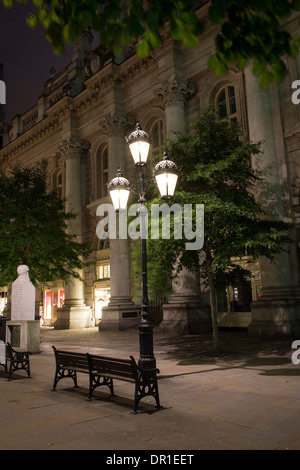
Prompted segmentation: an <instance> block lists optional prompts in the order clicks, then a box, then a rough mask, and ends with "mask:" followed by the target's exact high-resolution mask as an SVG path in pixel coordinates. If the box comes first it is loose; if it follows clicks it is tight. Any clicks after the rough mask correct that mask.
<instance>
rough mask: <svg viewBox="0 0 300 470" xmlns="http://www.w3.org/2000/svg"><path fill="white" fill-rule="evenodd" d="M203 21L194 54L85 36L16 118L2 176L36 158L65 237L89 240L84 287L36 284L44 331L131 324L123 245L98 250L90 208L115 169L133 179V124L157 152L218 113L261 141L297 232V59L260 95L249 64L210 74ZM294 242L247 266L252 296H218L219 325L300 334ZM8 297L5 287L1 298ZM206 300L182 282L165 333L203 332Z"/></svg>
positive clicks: (135, 309)
mask: <svg viewBox="0 0 300 470" xmlns="http://www.w3.org/2000/svg"><path fill="white" fill-rule="evenodd" d="M207 10H208V6H207V4H205V5H204V6H202V7H201V9H200V10H199V13H200V15H201V16H202V17H203V18H204V19H207ZM206 23H207V27H206V32H205V34H204V35H203V36H202V38H201V41H200V44H199V46H198V47H197V48H196V49H191V50H187V49H185V48H184V46H183V45H181V44H178V43H176V42H175V41H173V40H172V39H170V38H169V37H168V36H167V35H166V37H165V39H164V44H163V46H162V47H161V48H160V49H158V50H155V51H153V52H152V53H151V54H150V55H149V57H147V58H146V59H140V58H138V57H137V55H136V54H135V49H134V47H132V48H131V49H130V50H127V51H126V52H125V51H124V55H123V57H122V58H116V57H114V56H113V55H112V54H111V53H110V52H109V51H108V50H106V49H105V48H103V47H101V46H99V47H97V48H96V49H94V50H92V46H91V45H92V36H91V35H90V33H89V32H86V33H85V34H84V35H83V36H82V38H81V39H80V41H78V43H77V44H76V45H75V48H74V54H73V58H72V61H71V63H70V64H69V65H68V66H67V67H66V68H65V69H64V70H62V71H61V72H60V73H58V74H55V75H53V76H51V77H50V78H49V80H48V81H47V82H46V83H45V86H44V92H43V94H42V95H41V96H40V97H39V98H38V99H37V101H36V103H35V104H33V107H32V108H31V109H30V110H29V111H28V112H26V113H25V114H23V115H22V116H17V117H15V118H14V119H13V121H12V126H11V128H10V130H9V133H8V135H7V136H6V137H5V140H4V145H3V148H2V149H1V150H0V165H1V168H4V169H5V168H7V167H8V166H9V165H12V164H13V163H15V162H18V161H19V162H22V163H25V164H28V165H31V164H34V163H37V162H41V161H43V162H44V164H45V165H46V168H47V177H48V187H49V189H50V190H51V189H54V188H57V190H58V191H60V192H61V194H62V196H64V197H66V198H67V202H66V209H67V210H68V209H72V210H74V211H75V212H77V213H78V214H79V215H78V217H77V218H76V219H75V220H74V221H73V222H72V224H71V223H70V225H69V228H68V230H70V231H71V232H72V233H76V234H78V235H79V237H80V238H81V239H82V240H83V241H92V243H93V251H92V254H91V260H93V261H95V264H94V265H92V266H90V267H87V268H86V269H84V272H83V273H82V275H83V277H84V279H85V285H84V284H82V283H81V282H80V281H78V280H74V281H73V282H70V283H68V284H66V285H64V284H63V283H62V282H57V283H56V284H49V285H45V286H41V289H40V292H39V293H37V299H38V308H39V312H40V313H41V315H42V320H43V323H44V324H45V325H54V326H55V328H76V327H89V326H92V325H98V324H99V325H100V326H99V327H100V328H103V329H122V328H126V327H129V326H132V325H134V324H136V323H137V322H138V314H139V305H138V302H139V299H137V298H135V296H134V292H133V291H132V284H131V281H130V257H129V241H128V240H110V241H109V240H105V241H101V240H99V238H98V237H97V235H96V226H97V223H98V221H99V217H97V214H96V212H97V207H98V206H99V205H101V204H103V203H105V202H108V203H110V202H111V201H110V199H109V196H108V194H107V188H106V183H107V182H108V181H110V179H112V178H113V177H114V176H115V175H116V171H117V168H118V166H120V167H121V168H122V171H123V174H124V175H125V176H126V177H127V178H130V176H131V175H133V174H134V172H135V169H134V165H133V162H132V158H131V156H130V153H129V149H128V147H127V144H126V142H125V136H126V135H128V134H129V133H130V132H131V131H132V130H133V129H134V128H135V123H136V122H137V120H139V121H140V122H141V124H142V127H143V129H144V130H145V131H146V132H148V133H149V134H150V136H151V138H152V149H151V152H152V154H155V153H156V152H157V151H158V150H159V149H162V148H163V143H164V139H165V137H166V136H172V133H173V132H177V131H179V132H186V130H187V123H189V122H191V121H192V120H193V119H194V118H196V117H198V116H199V113H200V112H201V110H202V109H204V108H205V107H206V106H208V105H209V104H210V103H216V104H218V105H219V106H220V119H221V118H227V119H233V120H235V119H236V120H238V121H240V122H242V124H243V128H244V132H245V138H249V139H251V140H252V141H259V140H263V141H264V144H263V147H264V157H263V162H262V164H263V167H264V168H265V169H267V170H268V171H267V175H268V183H269V184H270V185H271V187H272V189H273V190H274V194H275V202H274V204H275V205H276V207H277V208H280V210H281V213H282V217H283V218H284V219H285V220H287V221H292V222H296V223H299V218H300V199H299V198H300V164H299V161H300V143H299V141H300V124H299V114H300V107H299V106H300V105H299V106H297V105H295V104H293V103H292V101H291V95H292V89H291V84H292V82H293V81H294V80H297V79H300V70H299V68H300V59H299V57H297V58H296V59H293V60H292V59H286V62H287V66H288V75H287V76H286V78H285V79H284V80H283V82H282V83H280V84H272V85H271V86H270V87H269V88H268V89H267V90H263V89H261V88H260V87H259V85H258V83H257V80H256V78H255V77H254V76H253V75H252V73H251V67H250V66H249V67H248V68H247V69H246V70H245V71H243V72H242V71H239V70H237V69H235V68H234V67H232V68H231V69H230V70H229V73H228V74H227V75H226V77H224V78H219V77H217V76H216V75H215V74H214V73H213V72H211V71H210V70H209V69H208V67H207V62H208V58H209V56H210V54H211V53H212V52H213V51H214V35H215V32H216V30H215V27H214V26H212V25H210V24H209V23H208V21H206ZM286 27H287V28H288V29H289V30H290V31H291V32H292V33H296V32H297V33H298V34H299V18H291V19H290V20H289V21H288V22H287V25H286ZM150 165H151V158H150ZM253 165H257V162H256V161H254V160H253ZM270 209H272V208H270ZM294 236H295V239H296V241H297V243H296V246H295V247H294V248H293V249H292V250H291V253H289V254H282V255H281V256H280V257H278V259H277V260H276V263H274V264H270V263H269V262H268V261H266V260H265V259H260V260H258V261H255V262H254V261H253V260H251V259H249V258H247V257H245V259H244V260H243V262H245V263H248V266H251V270H252V272H253V276H252V278H251V279H249V289H248V292H243V291H242V288H241V286H229V287H228V289H227V291H226V293H224V295H223V296H222V295H220V305H219V310H220V311H219V321H220V325H221V326H222V325H223V326H246V327H247V328H248V331H249V333H251V334H261V335H266V336H274V335H279V336H281V335H289V334H290V333H291V332H293V334H294V335H295V334H296V335H297V334H298V333H300V332H299V328H300V327H299V322H300V291H299V252H298V245H299V232H298V231H297V230H295V233H294ZM6 290H7V289H6V287H5V286H4V287H3V288H2V290H1V292H2V293H4V292H6ZM4 296H5V295H4ZM4 296H3V297H4ZM206 299H207V294H206V293H205V292H204V291H203V289H202V287H201V282H200V281H199V279H195V278H194V277H193V276H191V275H190V274H189V273H187V272H184V273H182V274H181V276H180V277H179V278H178V279H177V280H176V282H174V286H173V293H172V295H171V296H170V298H169V299H168V302H167V303H166V304H165V305H164V307H163V318H162V322H161V327H162V328H165V329H166V330H169V331H174V329H175V330H176V331H177V332H182V333H187V332H198V331H201V328H202V326H203V325H206V324H207V319H208V316H209V307H208V305H207V300H206Z"/></svg>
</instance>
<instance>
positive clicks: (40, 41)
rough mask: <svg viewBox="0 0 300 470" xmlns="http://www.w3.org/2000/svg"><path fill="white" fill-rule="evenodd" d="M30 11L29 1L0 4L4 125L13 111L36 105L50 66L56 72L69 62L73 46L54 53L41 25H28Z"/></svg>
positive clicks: (0, 60) (18, 111) (31, 8)
mask: <svg viewBox="0 0 300 470" xmlns="http://www.w3.org/2000/svg"><path fill="white" fill-rule="evenodd" d="M31 11H33V7H32V6H31V4H30V2H29V4H28V5H22V4H18V3H16V5H14V7H13V8H11V9H7V8H5V7H4V6H3V5H2V3H1V4H0V63H1V62H2V63H3V67H4V82H5V84H6V106H5V117H6V119H5V122H6V124H9V123H10V122H11V119H12V118H13V117H14V116H15V115H16V114H22V113H24V112H26V111H28V110H29V109H30V108H31V107H32V106H34V105H35V103H36V100H37V99H38V98H39V96H40V95H41V94H42V92H43V86H44V83H45V81H46V80H48V78H49V77H50V73H49V70H50V69H51V67H52V66H53V67H54V68H55V70H56V72H59V71H60V70H61V69H63V68H64V67H65V66H66V65H68V63H69V62H70V60H71V57H72V53H73V46H72V45H69V44H67V45H66V53H65V54H64V55H63V56H57V55H56V54H54V52H53V51H52V48H51V44H50V43H49V42H48V41H47V39H46V31H45V29H44V28H43V27H42V26H41V25H38V26H37V27H36V28H34V29H32V28H30V27H29V26H27V24H26V22H25V18H26V16H27V15H28V13H30V12H31Z"/></svg>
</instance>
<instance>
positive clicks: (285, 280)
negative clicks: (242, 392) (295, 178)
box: [245, 67, 300, 337]
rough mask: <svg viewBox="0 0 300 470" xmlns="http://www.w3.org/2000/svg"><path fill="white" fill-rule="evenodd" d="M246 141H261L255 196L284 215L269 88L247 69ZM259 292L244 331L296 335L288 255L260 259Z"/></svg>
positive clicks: (295, 295)
mask: <svg viewBox="0 0 300 470" xmlns="http://www.w3.org/2000/svg"><path fill="white" fill-rule="evenodd" d="M245 78H246V95H247V110H248V121H249V134H250V140H252V141H254V142H257V141H260V140H262V141H263V142H264V143H263V156H262V159H261V160H258V159H257V157H255V158H254V159H253V162H252V164H253V166H254V167H255V168H259V169H260V170H263V171H264V172H265V175H264V182H263V184H261V185H258V186H257V197H258V200H259V201H260V203H261V204H262V206H263V207H264V209H265V210H266V211H267V212H269V213H270V214H278V215H277V216H278V217H279V218H283V216H284V207H283V191H282V186H281V185H282V181H281V180H280V172H279V159H278V152H277V148H276V139H275V129H274V122H273V112H274V111H273V110H272V104H271V90H270V88H268V89H262V88H261V87H260V86H259V84H258V81H257V79H256V77H254V76H253V74H252V71H251V68H250V67H248V68H247V69H246V71H245ZM260 268H261V277H262V291H261V297H260V298H259V300H258V301H255V302H252V306H251V313H252V321H251V323H250V325H249V328H248V332H249V334H251V335H260V336H264V337H285V336H296V337H297V336H299V334H300V291H299V287H298V282H297V279H296V276H295V273H292V271H291V265H290V260H289V255H288V254H287V253H282V254H280V255H278V256H276V259H275V262H274V263H270V261H269V260H268V259H267V258H265V257H262V258H261V259H260Z"/></svg>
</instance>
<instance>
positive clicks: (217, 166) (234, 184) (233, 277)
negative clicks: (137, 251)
mask: <svg viewBox="0 0 300 470" xmlns="http://www.w3.org/2000/svg"><path fill="white" fill-rule="evenodd" d="M168 153H169V155H170V158H171V159H172V160H173V161H174V162H175V163H176V164H177V165H178V167H179V168H180V175H179V183H178V189H177V190H176V193H175V196H174V198H173V200H172V202H171V203H170V204H180V206H182V207H184V205H185V204H192V207H193V221H194V227H196V206H197V204H203V205H204V244H203V248H202V249H201V250H197V251H195V250H187V249H186V243H187V242H188V241H189V240H188V239H187V238H186V237H182V239H176V238H175V236H174V232H173V233H172V232H171V237H170V240H163V239H159V240H153V239H151V238H150V239H149V240H148V260H149V266H150V268H149V270H148V282H149V287H150V289H149V292H150V295H151V296H152V297H155V295H160V296H161V295H163V294H164V293H168V292H169V290H170V279H173V278H175V277H176V275H177V274H178V272H179V271H180V270H181V269H182V268H183V267H185V268H187V269H188V270H190V271H194V272H196V273H198V274H199V275H200V277H201V278H202V280H203V281H204V283H206V285H207V286H208V287H209V291H210V299H211V311H212V320H213V324H214V332H215V334H216V332H217V320H216V313H217V311H216V292H217V290H218V289H221V288H224V287H226V286H228V285H237V284H238V283H240V282H243V281H245V279H246V278H247V277H248V276H249V275H250V274H251V273H250V272H249V271H247V269H245V268H243V267H242V265H241V264H240V263H236V258H237V257H241V256H245V255H246V254H247V255H251V256H253V258H254V259H257V258H258V257H259V256H266V257H267V258H269V259H270V260H273V259H274V257H275V255H276V254H277V253H280V252H282V251H283V250H284V249H287V247H288V245H289V243H290V242H291V240H290V237H289V231H290V229H291V225H290V224H288V223H285V222H284V221H282V220H280V218H279V216H278V214H275V213H272V214H269V213H268V212H267V208H264V207H262V206H261V205H260V203H259V202H258V199H257V197H256V185H257V183H258V182H259V183H261V181H264V175H263V173H259V172H258V171H257V170H254V169H253V168H252V166H251V156H252V155H259V154H260V153H261V149H260V143H259V142H258V143H252V142H249V141H245V140H244V139H243V138H242V129H241V126H240V125H238V124H236V123H229V122H228V121H227V120H226V121H219V117H218V113H217V110H216V109H215V108H214V107H209V108H207V109H206V110H205V111H204V112H203V113H202V114H201V116H200V117H199V118H198V119H196V120H195V121H194V122H193V123H192V125H191V133H190V134H187V135H183V134H179V133H178V134H176V136H175V138H174V139H172V140H170V141H169V143H168ZM264 182H265V184H267V182H266V181H264ZM150 202H151V204H153V203H157V204H158V203H159V200H158V199H153V200H151V201H150ZM151 204H149V211H150V210H151ZM183 213H184V210H183ZM150 220H151V217H150ZM164 289H165V290H164Z"/></svg>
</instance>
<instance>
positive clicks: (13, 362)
mask: <svg viewBox="0 0 300 470" xmlns="http://www.w3.org/2000/svg"><path fill="white" fill-rule="evenodd" d="M5 348H6V362H5V364H1V365H3V367H4V369H5V372H8V380H9V379H10V378H11V376H12V374H13V373H14V372H15V371H20V370H25V372H27V375H28V377H30V363H29V356H30V354H31V352H30V351H16V350H15V349H14V348H12V346H11V345H10V343H6V345H5ZM7 361H9V370H8V371H7Z"/></svg>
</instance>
